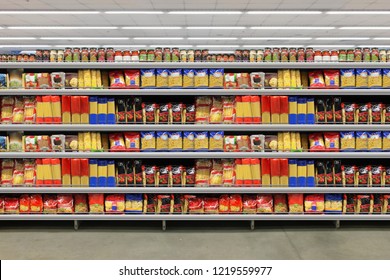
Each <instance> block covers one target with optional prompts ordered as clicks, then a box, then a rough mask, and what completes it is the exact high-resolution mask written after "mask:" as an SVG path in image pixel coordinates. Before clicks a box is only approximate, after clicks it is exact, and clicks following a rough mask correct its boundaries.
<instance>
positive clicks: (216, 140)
mask: <svg viewBox="0 0 390 280" xmlns="http://www.w3.org/2000/svg"><path fill="white" fill-rule="evenodd" d="M223 136H224V133H223V131H211V132H210V137H209V150H210V151H220V152H222V151H223V139H224V138H223Z"/></svg>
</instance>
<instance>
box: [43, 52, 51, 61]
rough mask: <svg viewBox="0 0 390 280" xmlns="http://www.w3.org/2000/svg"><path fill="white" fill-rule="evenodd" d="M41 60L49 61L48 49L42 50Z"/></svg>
mask: <svg viewBox="0 0 390 280" xmlns="http://www.w3.org/2000/svg"><path fill="white" fill-rule="evenodd" d="M42 60H43V61H44V62H49V61H50V51H49V50H44V51H43V53H42Z"/></svg>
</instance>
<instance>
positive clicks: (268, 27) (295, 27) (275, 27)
mask: <svg viewBox="0 0 390 280" xmlns="http://www.w3.org/2000/svg"><path fill="white" fill-rule="evenodd" d="M335 28H336V27H334V26H251V27H249V29H254V30H279V29H280V30H283V29H285V30H331V29H335Z"/></svg>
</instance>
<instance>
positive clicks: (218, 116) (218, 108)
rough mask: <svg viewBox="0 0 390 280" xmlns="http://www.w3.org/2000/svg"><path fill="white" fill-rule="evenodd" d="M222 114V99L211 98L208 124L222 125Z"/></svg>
mask: <svg viewBox="0 0 390 280" xmlns="http://www.w3.org/2000/svg"><path fill="white" fill-rule="evenodd" d="M222 113H223V105H222V99H221V98H220V97H213V98H212V105H211V109H210V123H222Z"/></svg>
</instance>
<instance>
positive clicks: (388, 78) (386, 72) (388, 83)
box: [382, 69, 390, 88]
mask: <svg viewBox="0 0 390 280" xmlns="http://www.w3.org/2000/svg"><path fill="white" fill-rule="evenodd" d="M382 71H383V76H382V78H383V81H382V83H383V85H382V86H383V87H384V88H388V87H390V69H382Z"/></svg>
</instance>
